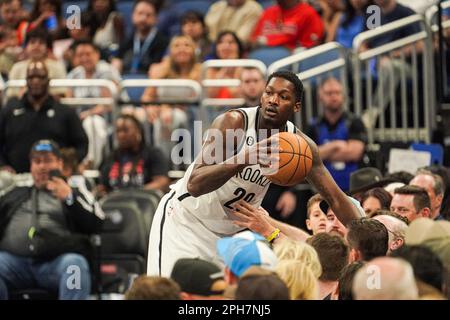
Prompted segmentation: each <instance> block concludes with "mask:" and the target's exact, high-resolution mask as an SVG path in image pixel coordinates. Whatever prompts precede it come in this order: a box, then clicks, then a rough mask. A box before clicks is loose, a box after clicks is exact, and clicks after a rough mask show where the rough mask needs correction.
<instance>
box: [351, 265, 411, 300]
mask: <svg viewBox="0 0 450 320" xmlns="http://www.w3.org/2000/svg"><path fill="white" fill-rule="evenodd" d="M353 296H354V297H355V299H356V300H415V299H418V297H419V295H418V289H417V285H416V280H415V278H414V272H413V269H412V267H411V265H410V264H409V263H408V262H406V261H405V260H403V259H399V258H390V257H380V258H375V259H373V260H372V261H370V262H368V263H367V264H366V265H365V266H364V267H362V268H361V269H360V270H358V272H357V273H356V275H355V279H354V281H353Z"/></svg>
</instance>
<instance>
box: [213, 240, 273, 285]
mask: <svg viewBox="0 0 450 320" xmlns="http://www.w3.org/2000/svg"><path fill="white" fill-rule="evenodd" d="M217 252H218V254H219V256H220V257H221V258H222V259H223V261H224V263H225V265H226V266H227V267H228V268H229V269H230V270H231V272H233V273H234V274H235V275H236V276H238V277H240V276H241V275H242V274H243V273H244V272H245V271H247V269H248V268H250V267H251V266H260V267H262V268H265V269H268V270H271V271H274V270H275V266H276V265H277V262H278V261H277V257H276V256H275V253H274V252H273V251H272V249H270V247H269V246H268V244H267V243H266V242H265V239H264V237H262V236H261V235H259V234H257V233H254V232H251V231H243V232H240V233H237V234H235V235H234V236H232V237H226V238H222V239H219V240H218V241H217Z"/></svg>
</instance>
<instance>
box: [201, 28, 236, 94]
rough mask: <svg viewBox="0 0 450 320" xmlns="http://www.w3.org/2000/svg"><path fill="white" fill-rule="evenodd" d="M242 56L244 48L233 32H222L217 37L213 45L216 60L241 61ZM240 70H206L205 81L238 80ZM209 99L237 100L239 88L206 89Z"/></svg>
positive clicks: (229, 68) (225, 68)
mask: <svg viewBox="0 0 450 320" xmlns="http://www.w3.org/2000/svg"><path fill="white" fill-rule="evenodd" d="M243 55H244V47H243V46H242V43H241V41H240V40H239V38H238V37H237V36H236V34H235V33H234V32H231V31H222V32H221V33H219V35H218V36H217V41H216V45H215V58H216V59H241V58H242V57H243ZM240 75H241V68H236V67H222V68H208V70H207V71H206V79H239V78H240ZM208 96H209V97H211V98H223V99H225V98H238V97H239V88H227V87H217V88H216V87H213V88H209V89H208Z"/></svg>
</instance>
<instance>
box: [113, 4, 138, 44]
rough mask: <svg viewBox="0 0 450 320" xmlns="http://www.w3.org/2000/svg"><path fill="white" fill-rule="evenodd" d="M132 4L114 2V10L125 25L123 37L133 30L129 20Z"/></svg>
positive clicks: (131, 13)
mask: <svg viewBox="0 0 450 320" xmlns="http://www.w3.org/2000/svg"><path fill="white" fill-rule="evenodd" d="M133 4H134V1H117V2H116V10H117V12H119V13H120V14H121V15H122V17H123V20H124V23H125V35H126V36H128V35H130V34H131V31H132V29H133V22H132V20H131V16H132V15H133Z"/></svg>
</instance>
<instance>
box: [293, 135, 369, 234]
mask: <svg viewBox="0 0 450 320" xmlns="http://www.w3.org/2000/svg"><path fill="white" fill-rule="evenodd" d="M300 135H301V136H302V137H303V138H305V139H306V141H308V144H309V146H310V147H311V151H312V154H313V165H312V168H311V171H310V172H309V174H308V176H307V180H308V182H309V183H310V184H312V185H313V186H314V188H316V189H317V191H318V192H319V193H320V195H321V196H322V197H323V198H324V199H325V200H326V201H327V202H328V204H329V205H330V207H331V209H332V210H333V212H334V213H335V214H336V216H337V218H338V219H339V221H341V222H342V223H343V224H344V225H345V226H347V225H348V223H349V222H350V221H352V220H354V219H359V218H361V216H360V215H359V212H358V209H357V208H356V207H355V206H354V205H353V203H352V202H351V201H350V200H349V199H348V197H347V196H346V195H345V193H344V192H343V191H342V190H341V189H340V188H339V187H338V185H337V184H336V182H335V181H334V179H333V177H332V176H331V175H330V173H329V172H328V170H327V168H325V166H324V165H323V162H322V159H320V156H319V149H318V148H317V145H316V144H315V143H314V141H312V139H310V138H309V137H308V136H306V135H305V134H304V133H300Z"/></svg>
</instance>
